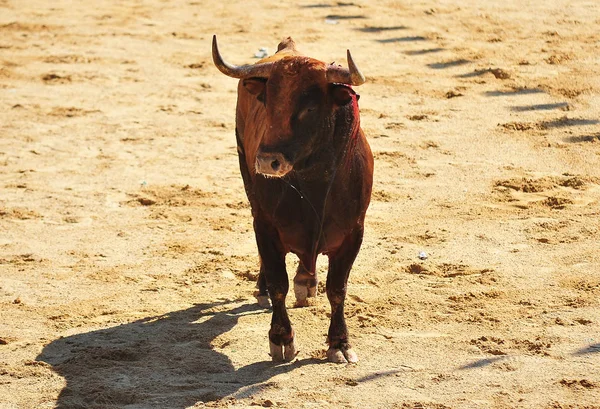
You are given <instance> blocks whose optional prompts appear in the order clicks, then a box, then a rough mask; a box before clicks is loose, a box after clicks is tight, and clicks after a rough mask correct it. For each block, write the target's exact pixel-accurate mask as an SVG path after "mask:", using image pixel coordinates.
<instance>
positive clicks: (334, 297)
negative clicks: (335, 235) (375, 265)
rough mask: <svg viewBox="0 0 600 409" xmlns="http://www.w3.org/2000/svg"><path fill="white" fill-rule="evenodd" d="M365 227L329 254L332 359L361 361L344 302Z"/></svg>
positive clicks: (329, 338)
mask: <svg viewBox="0 0 600 409" xmlns="http://www.w3.org/2000/svg"><path fill="white" fill-rule="evenodd" d="M362 237H363V227H362V226H357V227H356V229H355V230H354V231H353V232H352V234H350V235H349V236H348V237H346V239H345V240H344V242H343V243H342V245H341V246H340V248H339V249H338V251H337V252H335V253H334V254H331V255H330V256H329V271H328V273H327V298H328V299H329V303H330V304H331V324H330V325H329V333H328V335H327V342H328V343H329V349H328V350H327V359H329V361H331V362H336V363H346V362H357V361H358V356H357V355H356V353H355V352H354V351H353V350H352V348H351V347H350V343H349V342H348V328H347V327H346V320H345V319H344V301H345V299H346V288H347V285H348V276H349V275H350V269H351V268H352V264H353V263H354V260H355V259H356V255H357V254H358V251H359V250H360V245H361V243H362Z"/></svg>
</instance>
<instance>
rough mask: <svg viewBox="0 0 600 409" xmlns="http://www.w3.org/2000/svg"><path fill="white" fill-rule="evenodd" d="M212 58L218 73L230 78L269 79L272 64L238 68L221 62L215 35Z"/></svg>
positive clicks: (223, 61)
mask: <svg viewBox="0 0 600 409" xmlns="http://www.w3.org/2000/svg"><path fill="white" fill-rule="evenodd" d="M212 57H213V62H214V63H215V65H216V67H217V68H218V69H219V71H221V72H222V73H223V74H225V75H227V76H229V77H232V78H239V79H243V78H269V74H270V73H271V67H272V66H273V63H262V64H248V65H239V66H238V65H233V64H229V63H228V62H226V61H225V60H223V57H221V53H220V52H219V47H218V46H217V36H216V35H213V41H212Z"/></svg>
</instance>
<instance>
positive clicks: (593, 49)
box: [0, 0, 600, 409]
mask: <svg viewBox="0 0 600 409" xmlns="http://www.w3.org/2000/svg"><path fill="white" fill-rule="evenodd" d="M599 25H600V3H598V2H597V1H595V0H569V1H566V0H555V1H550V2H549V1H542V0H534V1H530V2H522V1H517V0H504V1H490V0H485V1H481V0H479V1H476V0H440V1H433V0H419V1H416V0H407V1H381V2H375V1H372V2H369V1H366V0H356V1H347V2H346V1H344V2H335V1H324V2H320V1H319V0H315V1H312V0H306V1H301V2H297V3H296V4H292V3H289V2H280V1H273V0H247V1H244V2H208V1H202V0H171V1H170V0H147V1H142V0H126V1H117V0H113V1H108V0H99V1H95V2H86V1H79V2H73V1H67V0H55V1H51V2H49V1H42V0H0V408H1V409H15V408H19V409H20V408H23V409H30V408H61V409H84V408H85V409H100V408H127V409H145V408H156V409H184V408H203V407H217V408H247V407H256V406H258V407H261V406H263V407H277V408H290V409H291V408H360V409H366V408H369V409H370V408H395V409H449V408H452V409H456V408H495V409H505V408H543V409H567V408H568V409H592V408H595V409H598V408H600V96H599V95H600V94H599V92H600V75H599V72H600V32H599V31H598V27H599ZM213 34H217V35H218V36H219V43H220V48H221V52H222V53H223V55H224V56H225V57H226V58H227V59H228V60H229V61H231V62H233V63H237V64H243V63H253V62H255V61H256V58H254V54H255V53H259V49H260V48H261V47H266V48H268V50H269V52H271V53H272V52H274V51H275V49H276V46H277V43H278V42H279V41H280V40H281V39H283V38H284V37H287V36H292V37H293V38H294V39H295V40H296V42H297V44H298V47H299V49H301V50H302V51H304V52H305V53H306V54H308V55H311V56H313V57H316V58H319V59H321V60H324V61H326V62H331V61H336V62H338V63H341V64H344V65H345V64H346V60H345V56H346V49H347V48H349V49H350V50H351V51H352V54H353V57H354V59H355V60H356V62H357V64H358V65H359V67H360V68H361V69H362V71H363V72H364V74H365V75H366V76H367V83H366V84H365V85H363V86H361V87H358V88H357V90H358V92H359V93H360V94H361V96H362V98H361V100H360V107H361V112H362V116H361V118H362V126H363V129H364V130H365V132H366V133H367V135H368V138H369V141H370V143H371V147H372V149H373V152H374V156H375V182H374V192H373V199H372V202H371V206H370V209H369V212H368V213H367V220H366V229H365V241H364V244H363V248H362V250H361V253H360V254H359V256H358V259H357V261H356V263H355V266H354V269H353V271H352V273H351V277H350V285H349V296H348V300H347V304H346V305H347V317H348V324H349V328H350V331H351V336H352V341H353V345H354V346H355V349H356V351H357V353H358V355H359V358H360V362H359V363H358V364H357V365H335V364H330V363H327V362H326V361H325V359H324V353H325V350H326V345H325V334H326V332H327V327H328V322H329V318H328V314H329V304H328V302H327V298H326V297H325V296H324V294H323V293H321V294H320V295H319V297H318V299H317V302H316V303H315V305H313V306H310V307H307V308H291V307H292V305H293V302H294V297H293V294H290V296H289V297H288V305H289V306H290V315H291V318H292V321H293V323H294V326H295V331H296V334H297V337H298V342H299V346H300V354H299V355H298V357H297V360H295V361H294V362H292V363H289V364H283V365H274V364H272V363H271V361H270V357H269V355H268V340H267V331H268V327H269V323H270V319H271V318H270V313H269V311H268V310H263V309H261V308H259V307H258V306H257V305H256V303H255V299H254V298H253V291H254V288H255V279H256V276H257V267H258V257H257V251H256V246H255V243H254V233H253V230H252V221H251V215H250V210H249V206H248V204H247V201H246V197H245V194H244V190H243V186H242V180H241V177H240V176H239V170H238V160H237V152H236V148H235V136H234V128H235V121H234V115H235V99H236V85H237V81H235V80H234V79H231V78H228V77H225V76H224V75H222V74H221V73H219V72H218V71H217V69H216V68H215V67H214V66H213V64H212V60H211V57H210V42H211V38H212V35H213ZM420 252H425V253H426V254H427V256H428V257H427V259H426V260H421V259H420V258H419V253H420ZM294 259H295V257H292V256H290V257H289V258H288V260H289V263H288V265H289V270H290V271H293V269H294V263H295V260H294ZM325 267H326V258H324V257H323V258H320V259H319V270H320V271H324V269H325ZM323 276H324V274H323ZM321 291H322V287H321Z"/></svg>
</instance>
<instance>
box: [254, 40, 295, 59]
mask: <svg viewBox="0 0 600 409" xmlns="http://www.w3.org/2000/svg"><path fill="white" fill-rule="evenodd" d="M299 55H302V54H301V53H300V51H298V49H297V48H296V42H295V41H294V40H292V37H288V38H286V39H284V40H283V41H282V42H280V43H279V45H278V46H277V52H276V53H275V54H273V55H271V56H269V57H265V58H263V59H262V60H260V61H258V62H257V64H262V63H265V62H275V61H279V60H281V59H282V58H285V57H293V56H299Z"/></svg>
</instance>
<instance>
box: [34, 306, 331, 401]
mask: <svg viewBox="0 0 600 409" xmlns="http://www.w3.org/2000/svg"><path fill="white" fill-rule="evenodd" d="M264 312H265V311H264V310H262V309H260V308H259V307H258V306H256V305H251V304H247V305H242V306H240V305H239V302H231V301H222V302H216V303H211V304H199V305H196V306H194V307H192V308H189V309H186V310H181V311H175V312H172V313H168V314H165V315H161V316H155V317H148V318H144V319H141V320H138V321H135V322H132V323H128V324H123V325H119V326H116V327H112V328H107V329H102V330H98V331H92V332H88V333H83V334H78V335H73V336H69V337H63V338H60V339H57V340H55V341H53V342H52V343H50V344H49V345H47V346H46V347H45V348H44V350H43V351H42V353H41V354H40V355H39V356H38V357H37V359H38V360H39V361H44V362H47V363H49V364H50V365H52V367H53V369H54V371H56V372H57V373H58V374H60V375H61V376H62V377H64V378H65V380H66V386H65V387H64V389H63V390H62V391H61V393H60V395H59V397H58V402H57V405H56V408H59V409H67V408H68V409H83V408H85V409H100V408H122V407H126V406H129V405H131V407H136V408H138V407H139V408H141V407H143V408H172V409H183V408H185V407H188V406H190V405H193V404H195V403H196V402H200V401H204V402H206V401H212V400H216V399H219V398H220V397H223V396H228V395H232V396H234V397H246V396H249V395H251V394H253V393H255V392H257V391H258V390H260V389H261V388H262V387H264V386H265V382H266V381H267V380H269V379H270V378H271V377H273V376H275V375H278V374H281V373H284V372H288V371H291V370H293V369H295V368H297V367H299V366H302V365H307V364H315V363H319V362H320V361H319V360H316V359H306V360H300V361H296V362H295V363H292V364H285V365H277V366H276V365H273V364H272V363H271V361H270V360H267V361H262V362H257V363H253V364H250V365H248V366H245V367H242V368H239V369H237V370H236V369H235V368H234V366H233V365H232V363H231V361H230V359H229V358H228V357H227V356H226V355H225V354H224V353H221V352H219V351H218V350H219V348H216V347H214V346H213V345H212V341H213V340H215V338H216V337H218V336H219V335H221V334H223V333H226V332H228V331H229V330H231V329H232V328H233V327H234V326H235V325H236V324H237V322H238V319H239V318H240V317H241V316H242V315H246V314H262V313H264ZM265 321H268V320H265ZM265 328H266V327H265ZM265 339H266V338H265ZM265 358H266V359H269V357H268V355H266V353H265Z"/></svg>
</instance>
